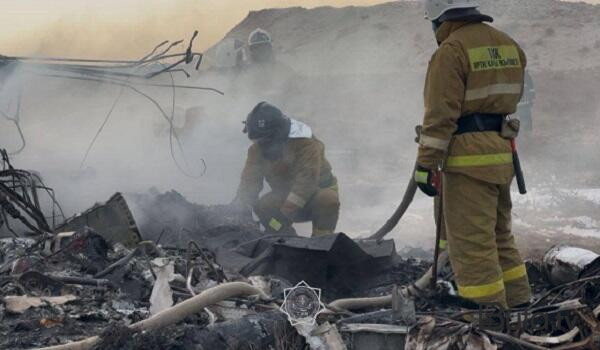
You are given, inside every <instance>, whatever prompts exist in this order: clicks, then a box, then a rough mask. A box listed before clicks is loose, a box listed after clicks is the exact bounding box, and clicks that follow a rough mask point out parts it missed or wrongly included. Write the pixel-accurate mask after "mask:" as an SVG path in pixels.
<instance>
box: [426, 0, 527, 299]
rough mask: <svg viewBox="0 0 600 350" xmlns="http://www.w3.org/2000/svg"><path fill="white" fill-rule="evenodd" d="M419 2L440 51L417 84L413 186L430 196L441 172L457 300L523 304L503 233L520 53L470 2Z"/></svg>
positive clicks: (520, 278)
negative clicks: (418, 125) (420, 87)
mask: <svg viewBox="0 0 600 350" xmlns="http://www.w3.org/2000/svg"><path fill="white" fill-rule="evenodd" d="M424 2H425V8H426V15H425V18H426V19H428V20H430V21H431V22H432V24H433V29H434V31H435V36H436V39H437V42H438V44H439V48H438V50H437V51H436V52H435V54H434V55H433V57H432V59H431V61H430V63H429V68H428V72H427V80H426V82H425V117H424V121H423V129H422V133H421V137H420V141H419V144H420V146H419V152H418V159H417V163H418V167H417V170H416V172H415V180H416V181H417V183H419V187H420V188H421V189H422V190H423V191H424V192H425V193H427V194H428V195H432V196H435V195H437V192H438V191H437V189H439V188H440V185H437V184H436V179H439V178H440V176H441V175H440V173H439V169H443V176H441V177H442V181H441V188H442V202H443V215H444V219H445V228H446V235H447V241H448V247H447V249H448V254H449V256H450V262H451V264H452V269H453V271H454V273H455V275H456V282H457V285H458V291H459V294H460V295H461V296H463V297H465V298H468V299H471V300H474V301H476V302H478V303H482V304H483V303H498V304H501V305H502V306H503V307H507V306H509V307H514V306H517V305H522V304H526V303H528V302H529V299H530V297H531V291H530V288H529V282H528V279H527V273H526V270H525V265H524V264H523V260H522V258H521V255H520V254H519V251H518V249H517V247H516V245H515V240H514V236H513V235H512V233H511V207H512V204H511V198H510V184H511V182H512V179H513V177H514V174H515V170H514V167H513V155H512V148H511V140H510V138H514V136H516V135H514V134H515V132H514V130H512V131H513V132H512V133H510V132H508V131H510V126H513V125H514V124H513V123H509V122H508V120H507V115H509V114H512V113H514V112H515V110H516V108H517V103H518V102H519V100H520V99H521V95H522V92H523V74H524V69H525V65H526V58H525V54H524V53H523V51H522V50H521V48H520V47H519V45H517V43H516V42H515V41H514V40H513V39H511V38H510V37H509V36H508V35H506V34H505V33H502V32H500V31H498V30H496V29H494V28H492V27H491V26H489V25H487V24H485V23H483V22H492V21H493V19H492V18H491V17H489V16H486V15H483V14H481V13H480V12H479V11H478V10H477V7H478V4H476V3H475V2H474V1H473V0H425V1H424ZM509 134H510V135H509ZM436 185H437V186H436ZM436 187H437V189H436Z"/></svg>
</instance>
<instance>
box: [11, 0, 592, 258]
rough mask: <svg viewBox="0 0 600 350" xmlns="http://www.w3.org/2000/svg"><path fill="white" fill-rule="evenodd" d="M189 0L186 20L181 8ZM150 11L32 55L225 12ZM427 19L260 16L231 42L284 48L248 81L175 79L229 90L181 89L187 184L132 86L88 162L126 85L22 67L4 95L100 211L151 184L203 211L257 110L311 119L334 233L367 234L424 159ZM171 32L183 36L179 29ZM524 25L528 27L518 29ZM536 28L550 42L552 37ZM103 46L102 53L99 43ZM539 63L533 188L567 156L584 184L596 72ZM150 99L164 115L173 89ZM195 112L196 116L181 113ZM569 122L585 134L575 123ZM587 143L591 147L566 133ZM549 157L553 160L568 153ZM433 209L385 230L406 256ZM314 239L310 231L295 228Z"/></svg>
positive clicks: (239, 77) (141, 36)
mask: <svg viewBox="0 0 600 350" xmlns="http://www.w3.org/2000/svg"><path fill="white" fill-rule="evenodd" d="M182 4H184V5H185V6H187V7H184V8H189V9H190V11H183V12H185V13H182V11H181V7H180V6H179V5H182ZM113 5H114V4H113ZM98 6H100V5H98ZM106 6H108V5H106ZM115 6H116V5H115ZM149 6H150V7H148V8H144V9H142V10H140V14H139V16H138V17H139V18H138V17H136V16H133V17H131V19H130V20H129V21H128V22H127V23H126V24H123V23H115V27H114V28H112V29H111V30H110V31H106V32H103V31H102V30H98V28H100V27H96V26H95V23H91V24H90V26H89V31H87V30H84V31H80V32H78V33H77V35H75V36H70V35H69V33H71V32H72V30H73V28H77V26H74V25H73V24H69V23H60V22H59V23H57V24H56V27H55V30H52V31H50V33H52V35H50V36H49V37H47V38H45V39H44V40H42V42H43V44H42V45H40V46H39V47H38V48H37V49H38V50H43V51H44V52H49V50H50V51H51V50H56V51H53V53H54V54H57V55H59V54H60V55H63V54H75V53H76V52H81V51H80V50H82V48H86V42H85V38H92V37H93V38H94V44H93V48H92V46H90V49H89V50H88V51H87V52H88V53H89V54H90V55H89V56H94V55H98V56H99V57H108V56H111V57H124V56H129V57H132V56H133V57H140V56H142V55H143V54H145V53H146V51H147V50H148V48H151V47H153V46H154V45H155V44H156V43H157V42H160V41H162V40H163V39H173V38H177V39H179V38H185V37H188V36H189V34H190V33H189V32H186V31H187V29H188V28H189V25H190V24H191V23H193V24H196V23H199V25H200V27H199V28H201V29H202V26H203V25H206V23H213V22H214V21H216V19H215V18H219V16H214V17H215V18H212V19H211V18H204V17H202V16H196V14H197V13H202V11H200V10H201V9H200V10H199V9H198V7H197V6H199V5H197V4H194V3H192V2H188V1H182V2H181V3H179V2H178V3H177V4H173V5H172V7H173V8H171V7H170V6H167V5H166V4H164V3H159V4H155V5H149ZM194 6H196V7H194ZM398 6H399V7H398ZM223 7H225V5H223ZM176 9H177V10H176ZM196 10H197V11H200V12H197V11H196ZM128 11H130V9H127V8H125V9H123V12H125V13H128ZM161 11H162V12H161ZM164 11H166V14H167V17H165V13H164ZM158 12H160V18H161V21H160V23H159V22H157V23H156V26H152V18H159V16H158V15H156V13H158ZM420 13H421V12H420V9H419V8H418V7H417V6H416V5H415V4H414V3H408V4H402V5H393V4H390V5H382V6H379V7H375V8H370V9H363V8H348V9H344V10H333V9H327V8H325V9H319V10H314V11H311V12H306V10H302V9H290V10H279V11H263V12H261V13H255V14H254V15H251V16H250V17H249V18H248V19H247V20H246V21H244V23H242V24H241V25H240V26H238V27H236V28H235V29H234V30H233V31H232V32H231V33H230V34H229V35H230V36H231V37H235V38H238V39H240V40H242V41H245V40H246V38H247V35H248V34H249V32H250V31H252V30H254V29H255V28H256V27H257V26H260V27H263V28H265V29H267V30H270V31H271V32H272V34H273V37H274V40H275V49H276V50H275V51H276V54H277V60H276V63H274V64H273V65H271V66H267V67H256V66H250V67H247V68H246V69H244V70H241V71H237V70H226V69H221V70H219V69H208V70H203V71H202V72H200V73H198V74H195V75H194V76H193V77H192V78H190V79H186V78H185V77H184V76H183V75H180V74H176V75H175V78H176V80H177V82H178V83H181V84H188V85H202V86H211V87H215V88H218V89H220V90H223V91H224V92H225V96H220V95H217V94H213V93H209V92H204V91H192V90H177V93H176V97H175V102H176V108H175V120H174V123H175V127H176V130H177V132H178V134H179V135H180V137H181V140H182V145H183V149H184V153H185V159H184V157H183V154H182V153H181V152H180V151H179V150H178V148H177V147H175V148H174V149H175V157H176V159H177V161H178V163H179V164H181V165H182V166H183V167H184V168H185V169H186V170H187V171H188V172H191V173H193V174H199V173H202V172H203V171H204V170H205V173H204V175H203V176H202V177H200V178H197V179H196V178H190V177H187V176H185V175H184V174H183V173H182V172H181V171H179V169H178V168H177V167H176V166H175V163H174V161H173V159H172V157H171V151H170V143H169V131H170V126H169V124H168V123H167V122H166V121H165V120H164V118H163V117H162V116H161V114H160V113H159V112H158V111H157V110H156V108H155V107H154V106H153V105H152V104H151V103H149V102H148V101H147V100H145V99H144V98H142V97H141V96H139V95H137V94H135V93H133V92H131V91H129V90H126V91H125V92H124V94H123V96H122V97H121V100H120V102H119V103H118V105H117V107H116V108H115V110H114V112H113V114H112V116H111V119H110V120H109V121H108V123H107V125H106V127H105V128H104V130H103V132H102V133H101V134H100V136H99V138H98V140H97V142H96V144H95V145H94V147H93V148H92V150H91V152H90V154H89V157H88V159H87V160H86V162H85V163H84V166H83V168H80V164H81V161H82V159H83V157H84V154H85V151H86V149H87V147H88V145H89V143H90V141H91V140H92V138H93V137H94V135H95V134H96V132H97V130H98V128H99V127H100V125H102V123H103V121H104V119H105V117H106V115H107V113H108V111H109V109H110V106H111V105H112V103H113V102H114V100H115V98H116V97H117V96H118V94H119V90H120V88H119V87H115V86H109V85H101V84H98V83H92V82H89V83H88V82H73V81H63V80H57V79H50V78H42V77H39V76H28V75H24V74H20V73H15V74H13V75H12V76H11V77H10V78H5V79H4V80H3V84H4V90H3V92H2V94H3V96H4V93H5V91H12V90H13V88H11V86H22V87H23V91H24V95H23V101H22V111H21V126H22V129H23V131H24V133H25V136H26V139H27V142H28V144H27V147H26V148H25V150H24V151H23V152H22V153H20V154H19V155H18V156H15V157H14V160H13V163H14V165H15V166H16V167H20V168H26V169H35V170H37V171H38V172H40V173H41V174H42V175H43V176H44V177H45V182H46V183H47V184H48V185H49V186H51V187H54V188H55V189H56V192H57V198H58V199H59V200H60V201H61V204H63V207H64V209H65V211H66V212H67V213H68V214H73V213H76V212H78V211H81V210H83V209H86V208H88V207H89V206H91V205H92V204H93V203H94V202H97V201H104V200H106V199H108V198H109V196H110V195H112V194H113V193H114V192H117V191H121V192H143V191H147V190H148V189H149V188H151V187H155V188H156V189H158V190H159V191H166V190H170V189H176V190H178V191H179V192H181V193H182V194H183V195H184V196H186V197H187V199H189V200H191V201H194V202H197V203H202V204H222V203H227V202H229V201H231V200H232V199H233V197H234V196H235V191H236V188H237V185H238V183H239V176H240V172H241V169H242V167H243V165H244V160H245V157H246V150H247V148H248V146H249V144H250V143H249V141H248V140H247V139H246V136H245V135H244V134H242V132H241V130H242V128H243V125H242V123H241V122H242V120H244V119H245V117H246V115H247V113H248V112H249V111H250V110H251V108H252V107H253V106H254V105H255V104H256V103H258V102H260V101H269V102H271V103H274V104H276V105H277V106H279V107H280V108H281V109H282V110H283V111H284V112H285V113H286V114H287V115H289V116H290V117H293V118H296V119H299V120H302V121H304V122H307V123H308V124H309V125H310V126H311V127H312V128H313V131H314V132H315V134H316V136H317V137H318V138H320V139H321V140H322V141H323V142H324V143H325V146H326V155H327V157H328V158H329V160H330V161H331V163H332V165H333V169H334V174H335V175H336V176H337V177H338V179H339V182H340V196H341V201H342V208H341V217H340V223H339V226H338V229H339V230H340V231H344V232H347V233H349V234H351V235H353V236H366V235H368V234H371V233H373V232H375V231H376V230H377V229H378V228H379V226H380V225H382V224H383V223H384V222H385V220H387V218H388V216H389V215H391V214H392V212H393V211H394V209H395V206H396V205H397V204H398V203H399V201H400V199H401V197H402V194H403V190H404V187H405V185H406V183H407V182H408V179H409V176H411V169H412V166H413V163H414V159H415V156H416V145H415V144H414V142H413V139H414V126H415V125H417V124H419V123H420V122H421V120H422V116H423V101H422V89H423V82H424V75H425V68H426V65H427V61H428V59H429V57H430V55H431V54H432V53H433V52H434V50H435V49H436V43H435V40H434V39H433V35H432V33H431V29H430V27H429V26H428V25H427V23H426V22H424V21H423V20H422V16H421V15H420ZM169 16H170V17H169ZM188 17H189V18H191V19H187V18H188ZM164 18H169V19H170V20H172V21H173V23H175V25H174V26H173V28H174V29H173V31H171V32H168V33H167V32H163V31H161V30H159V29H157V28H164V26H163V25H162V23H163V21H164ZM398 18H401V19H402V21H400V22H399V20H398ZM203 19H205V20H206V22H203V21H202V20H203ZM259 19H260V21H259ZM211 21H213V22H211ZM500 22H502V21H500ZM99 25H100V24H99ZM102 25H104V24H102ZM120 26H121V27H120ZM115 28H117V29H118V30H122V31H123V35H121V36H119V37H115V36H114V35H113V33H114V31H113V30H114V29H115ZM134 28H144V31H140V30H137V31H136V30H134ZM178 28H179V29H182V28H183V29H185V31H183V32H177V30H179V29H178ZM183 29H182V30H183ZM527 29H528V27H527V28H526V27H520V28H519V31H520V32H524V31H526V30H527ZM535 29H536V30H537V31H539V32H542V33H543V32H544V29H545V28H544V27H539V28H538V27H535ZM210 30H212V29H210ZM556 32H557V33H556V35H555V37H554V39H553V40H558V37H559V36H560V35H561V31H560V30H559V29H557V30H556ZM56 33H62V34H60V35H58V34H56ZM109 34H110V35H109ZM200 35H201V36H204V37H205V38H206V37H209V36H210V31H209V32H206V33H205V32H202V30H201V34H200ZM67 38H68V39H67ZM532 40H533V39H532ZM97 42H101V43H102V45H99V46H97V45H98V44H97ZM90 45H91V44H90ZM142 47H143V48H144V49H143V50H142V49H141V48H142ZM533 49H535V47H532V51H533ZM86 50H87V49H86ZM209 56H210V55H209ZM531 57H532V59H531V60H530V62H531V64H532V66H533V67H535V69H534V71H533V76H534V80H536V81H539V82H538V84H537V86H538V96H540V97H539V102H538V104H537V105H536V109H535V110H534V115H539V116H540V117H534V118H535V120H536V122H535V123H536V124H535V125H536V126H534V127H535V128H536V129H535V131H534V134H533V137H530V138H524V139H523V141H522V151H521V152H522V158H523V160H524V163H525V164H524V166H525V171H526V175H527V176H528V181H529V183H530V184H531V185H530V187H535V186H536V185H537V184H541V183H542V182H543V177H544V174H547V172H546V173H544V171H547V169H549V164H550V165H552V164H554V168H553V170H552V172H553V174H558V175H559V176H564V177H565V178H567V177H568V175H569V168H568V167H565V166H562V167H559V166H557V164H558V163H557V162H560V159H562V160H563V161H564V159H569V160H570V161H571V162H570V163H569V164H571V165H573V166H576V167H577V171H578V172H579V173H581V170H582V169H583V171H585V172H586V174H590V173H592V171H591V170H593V169H591V167H590V161H589V160H590V154H593V152H594V151H593V148H594V145H595V143H594V142H595V141H594V140H592V139H591V135H590V133H589V132H587V133H586V130H585V129H586V126H585V125H597V123H598V121H599V120H600V117H598V111H599V110H600V109H599V105H598V102H597V101H596V100H597V99H595V98H594V95H593V94H594V93H595V91H597V89H596V88H595V86H597V81H598V80H597V79H598V73H597V72H596V73H594V74H590V73H589V72H587V71H583V72H580V73H577V74H574V73H573V72H570V73H568V74H567V73H564V74H558V73H555V72H553V71H548V70H546V68H547V67H544V66H542V65H543V64H545V63H546V61H543V60H540V59H538V60H536V59H535V56H534V55H531ZM210 61H211V57H207V58H206V62H207V63H208V62H210ZM591 61H592V60H591V59H590V62H591ZM157 81H158V82H162V83H166V84H169V83H170V78H169V77H168V76H162V77H161V78H158V80H157ZM565 89H566V90H565ZM143 90H144V92H146V93H148V94H149V95H151V96H153V97H154V98H156V100H157V101H158V102H159V103H160V104H161V106H162V107H163V109H164V110H165V111H167V112H168V113H170V112H171V104H172V99H173V96H172V91H171V89H169V88H151V87H145V88H144V89H143ZM565 91H569V93H568V94H565ZM9 95H10V94H9ZM7 96H8V95H7ZM544 96H565V98H564V100H563V101H562V102H561V104H559V105H557V103H556V101H555V100H554V99H552V98H547V97H546V98H544ZM0 105H2V106H4V104H0ZM2 108H5V107H2ZM561 108H562V109H561ZM186 111H193V112H190V113H191V114H190V113H188V114H187V115H188V116H186ZM574 111H577V113H576V114H575V113H574ZM536 113H537V114H536ZM575 115H576V116H577V118H580V119H585V123H588V124H584V123H578V122H574V121H573V120H575V119H574V118H575ZM569 118H570V119H569ZM0 119H1V118H0ZM566 120H569V121H573V122H572V123H571V122H569V123H566V122H565V121H566ZM577 120H579V119H577ZM557 125H561V126H560V127H557ZM591 128H592V130H593V127H591ZM588 129H589V128H588ZM596 130H597V127H596ZM582 134H583V135H584V137H574V136H573V135H582ZM0 137H1V138H2V140H3V145H2V147H5V148H7V149H9V151H10V150H14V149H17V148H18V146H19V144H20V143H19V142H20V139H19V137H18V134H17V133H16V132H15V127H14V125H13V124H12V123H10V122H8V121H6V120H0ZM556 140H561V141H560V142H556ZM580 141H585V142H583V145H584V147H579V146H581V145H582V142H580ZM571 142H572V144H571ZM575 145H576V146H575ZM549 150H551V151H549ZM552 152H556V153H554V154H557V155H560V156H559V159H557V158H556V157H554V156H553V153H552ZM578 152H579V153H578ZM573 154H577V155H578V156H577V157H573ZM540 155H547V156H540ZM560 157H562V158H560ZM202 160H203V161H204V163H205V164H206V169H205V168H204V166H203V164H204V163H203V161H202ZM186 163H187V164H186ZM557 168H560V169H557ZM595 174H597V171H596V172H595ZM586 178H587V179H588V180H587V181H589V183H590V184H591V185H597V183H598V181H600V179H598V177H597V175H595V177H594V175H592V174H590V175H589V176H587V175H586ZM432 202H433V201H432V200H430V199H429V198H426V197H424V196H422V195H420V194H418V195H417V199H416V201H415V203H414V204H413V206H412V207H411V209H410V211H409V212H408V213H407V215H406V217H405V218H404V219H403V220H402V222H401V223H400V225H399V227H398V228H397V229H396V230H395V231H394V232H393V233H392V234H391V235H390V236H391V237H394V238H397V239H398V243H399V246H402V245H405V244H407V242H410V244H411V245H421V246H423V247H431V246H432V241H433V240H432V237H433V233H434V222H433V220H432V204H433V203H432ZM308 230H309V229H308V228H304V226H302V228H301V229H300V232H301V233H307V231H308Z"/></svg>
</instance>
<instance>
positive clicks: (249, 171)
mask: <svg viewBox="0 0 600 350" xmlns="http://www.w3.org/2000/svg"><path fill="white" fill-rule="evenodd" d="M244 132H245V133H247V134H248V137H249V138H250V140H252V141H253V144H252V146H250V148H249V150H248V157H247V159H246V165H245V166H244V170H243V172H242V178H241V182H240V186H239V189H238V194H237V198H236V201H237V202H238V203H239V204H241V205H243V206H245V207H247V208H252V209H253V210H254V212H255V213H256V215H257V216H258V217H259V219H260V222H261V223H262V225H263V226H264V227H265V229H266V231H267V232H268V233H291V232H294V231H293V228H292V224H293V223H294V222H306V221H312V226H313V231H312V234H313V236H320V235H325V234H331V233H333V232H334V230H335V227H336V224H337V221H338V216H339V208H340V201H339V197H338V186H337V179H336V178H335V176H334V175H333V173H332V171H331V165H330V164H329V162H328V161H327V159H326V158H325V146H324V145H323V143H322V142H321V141H319V140H318V139H317V138H315V137H314V135H313V133H312V130H311V129H310V127H309V126H307V125H306V124H304V123H302V122H300V121H297V120H294V119H291V118H288V117H287V116H285V115H284V114H283V113H282V112H281V111H280V110H279V109H278V108H277V107H275V106H273V105H270V104H268V103H266V102H261V103H259V104H258V105H257V106H256V107H255V108H254V109H253V110H252V112H250V114H249V115H248V118H247V120H246V128H245V129H244ZM264 180H266V182H267V183H268V184H269V186H270V187H271V190H272V191H271V192H269V193H267V194H265V195H264V196H262V197H261V198H260V199H259V194H260V192H261V191H262V189H263V182H264Z"/></svg>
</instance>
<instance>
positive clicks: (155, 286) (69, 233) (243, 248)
mask: <svg viewBox="0 0 600 350" xmlns="http://www.w3.org/2000/svg"><path fill="white" fill-rule="evenodd" d="M176 44H178V42H177V43H173V44H168V43H167V42H165V43H162V44H161V45H159V46H157V48H155V49H154V50H153V51H152V52H151V53H149V54H148V55H147V56H146V57H144V58H142V59H141V60H139V61H110V62H100V61H93V62H85V61H84V60H75V62H65V61H64V60H63V59H43V60H41V59H32V58H9V57H0V62H2V64H3V65H5V66H8V67H17V66H20V67H26V68H27V69H28V70H31V71H35V73H36V74H38V75H42V76H47V77H52V78H64V79H73V80H81V79H84V80H91V81H97V82H103V83H108V84H113V85H117V86H121V88H123V89H125V88H127V89H130V90H132V91H135V92H136V93H139V94H141V95H143V96H145V97H147V98H148V99H150V100H151V101H152V99H151V97H150V96H147V95H145V94H144V93H143V92H142V91H141V90H139V89H138V86H141V85H153V86H156V85H157V84H153V83H149V82H147V81H145V80H144V79H147V78H150V77H153V76H156V75H159V74H163V73H168V74H172V73H173V72H175V71H182V72H183V73H184V74H187V72H185V70H184V68H179V67H178V66H179V65H180V64H190V63H191V62H192V60H193V58H194V57H198V58H201V54H194V53H192V51H191V41H190V45H189V47H188V49H187V51H186V52H185V53H181V54H170V53H169V50H170V49H171V48H172V47H173V46H174V45H176ZM164 59H174V61H173V62H170V63H160V64H158V63H159V62H161V60H164ZM198 62H199V59H198ZM157 64H158V67H157ZM196 66H197V65H196ZM11 69H12V68H11ZM166 87H171V88H197V89H210V88H200V87H187V86H176V85H175V83H174V82H173V84H171V85H167V86H166ZM213 91H214V90H213ZM217 92H218V91H217ZM117 101H118V99H117V100H116V101H115V104H116V102H117ZM153 103H155V102H153ZM155 106H156V107H157V109H158V110H159V111H160V113H161V115H162V116H163V117H164V118H165V119H166V120H167V121H168V122H169V123H170V125H171V135H172V137H170V140H171V142H173V140H175V144H176V145H178V144H179V143H178V141H177V135H176V134H175V133H174V129H173V124H172V119H173V118H172V117H173V115H172V114H171V115H170V116H169V114H168V113H167V112H165V111H164V110H163V109H162V107H161V106H160V105H159V104H157V103H155ZM2 114H3V115H4V117H5V118H7V119H9V120H11V121H13V122H14V123H15V124H16V125H17V127H19V124H18V123H19V118H18V109H17V112H16V113H15V114H14V116H10V115H8V113H7V112H4V111H2ZM109 116H110V112H109V114H108V115H107V118H108V117H109ZM19 130H20V128H19ZM92 145H93V142H92ZM24 146H25V140H24V139H23V145H22V147H21V149H22V148H23V147H24ZM171 146H173V143H171ZM90 147H91V146H90ZM88 151H89V149H88ZM171 151H173V149H171ZM0 153H1V156H2V168H1V170H0V223H1V231H0V237H4V238H1V239H0V348H2V349H39V348H43V349H55V350H63V349H357V350H362V349H399V348H404V349H410V350H412V349H415V350H416V349H459V348H460V349H462V348H472V349H498V348H505V349H512V348H514V349H550V348H555V349H583V348H594V347H596V346H598V345H600V344H598V339H600V323H599V322H598V317H599V316H600V258H599V257H598V255H596V254H595V253H593V252H590V251H587V250H585V249H581V248H573V247H568V246H556V247H554V248H552V249H551V250H550V251H548V252H547V253H546V255H545V256H544V258H543V260H541V261H539V262H538V261H530V262H528V264H527V267H528V274H529V276H530V279H531V282H532V284H533V285H534V290H535V292H536V298H535V301H534V302H533V304H532V305H531V306H530V307H528V308H525V309H514V310H500V309H498V308H494V307H493V306H490V307H488V308H479V307H478V306H477V305H474V304H473V303H471V302H469V301H468V300H464V299H462V298H460V297H459V296H457V293H456V290H455V285H454V282H453V276H452V271H451V269H450V268H449V266H440V267H439V269H437V270H438V283H437V290H436V292H435V293H429V294H427V295H423V296H421V297H420V298H417V299H414V300H409V299H406V298H404V297H403V294H402V293H400V288H399V286H405V285H408V284H410V283H412V282H413V281H415V280H416V279H418V278H419V277H420V276H421V275H422V274H423V273H424V272H425V271H426V270H427V268H428V267H429V265H430V263H428V262H426V261H422V260H419V259H413V258H408V257H403V256H400V255H399V254H398V253H397V251H396V247H395V244H394V241H393V240H384V239H383V238H382V237H383V235H384V234H383V235H382V234H380V233H378V234H376V235H373V236H371V238H369V239H351V238H350V237H348V236H347V235H345V234H343V233H339V234H336V235H331V236H325V237H317V238H305V237H299V236H288V235H264V234H263V233H262V232H261V231H260V229H259V226H258V224H257V223H256V222H254V221H253V220H252V219H251V218H248V217H247V215H244V214H242V213H239V212H237V211H236V209H235V208H233V207H231V206H227V205H222V206H204V205H197V204H193V203H190V202H188V201H187V200H186V199H185V198H184V197H183V196H182V195H180V194H179V193H177V192H175V191H171V192H167V193H159V192H158V191H156V190H150V191H148V192H147V193H136V194H127V193H116V194H115V195H113V196H112V197H111V198H109V199H108V201H106V202H105V203H103V204H97V205H95V206H93V207H92V208H90V209H88V210H87V211H84V212H82V213H81V214H78V215H76V216H74V217H70V218H65V216H64V214H63V213H62V210H61V208H60V205H59V204H58V202H57V201H56V198H55V195H54V192H53V190H52V189H51V188H49V187H48V186H46V185H45V184H44V182H43V180H42V177H41V176H40V175H39V174H37V173H35V172H32V171H24V170H20V169H14V168H13V166H12V165H11V164H10V160H9V154H8V153H7V152H6V151H2V152H0ZM174 159H175V157H174ZM177 165H178V166H179V164H177ZM180 169H181V170H182V171H185V169H183V168H182V167H180ZM413 193H414V192H413ZM405 210H406V209H405V208H404V207H403V206H401V207H400V208H399V210H398V211H397V213H396V214H395V216H394V217H395V218H399V217H400V216H401V215H402V213H403V212H404V211H405ZM394 217H393V219H394ZM387 226H390V225H387ZM384 228H385V227H384ZM384 231H385V230H383V231H381V232H384ZM384 233H385V232H384Z"/></svg>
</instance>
